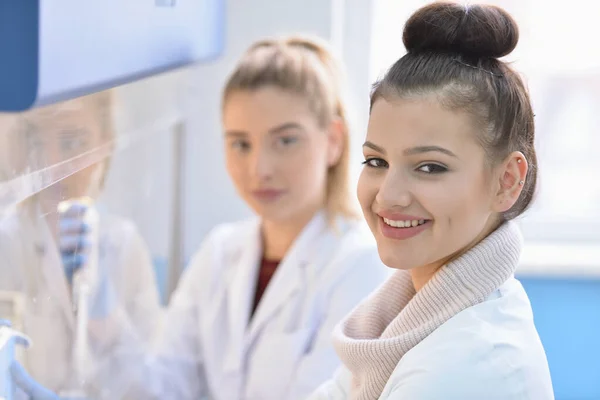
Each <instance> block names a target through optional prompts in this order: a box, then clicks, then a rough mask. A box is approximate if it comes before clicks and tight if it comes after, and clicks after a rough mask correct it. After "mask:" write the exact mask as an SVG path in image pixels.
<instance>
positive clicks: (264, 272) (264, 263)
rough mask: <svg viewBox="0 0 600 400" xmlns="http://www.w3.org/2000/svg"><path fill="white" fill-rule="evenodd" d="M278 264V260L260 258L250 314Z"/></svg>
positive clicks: (254, 309)
mask: <svg viewBox="0 0 600 400" xmlns="http://www.w3.org/2000/svg"><path fill="white" fill-rule="evenodd" d="M278 265H279V261H272V260H266V259H264V258H263V259H262V260H261V262H260V271H259V272H258V281H257V282H256V292H255V294H254V305H253V306H252V315H254V312H255V311H256V307H257V306H258V303H259V302H260V299H261V298H262V296H263V294H264V293H265V289H266V288H267V285H268V284H269V282H270V281H271V278H272V277H273V274H274V273H275V270H276V269H277V266H278Z"/></svg>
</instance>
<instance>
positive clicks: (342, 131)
mask: <svg viewBox="0 0 600 400" xmlns="http://www.w3.org/2000/svg"><path fill="white" fill-rule="evenodd" d="M327 142H328V143H327V166H328V167H333V166H334V165H336V164H337V163H338V162H339V160H340V157H341V156H342V151H343V150H344V145H345V144H346V143H345V142H346V126H345V124H344V122H343V121H342V120H341V119H340V118H335V119H334V120H333V121H332V122H331V124H330V125H329V129H328V130H327Z"/></svg>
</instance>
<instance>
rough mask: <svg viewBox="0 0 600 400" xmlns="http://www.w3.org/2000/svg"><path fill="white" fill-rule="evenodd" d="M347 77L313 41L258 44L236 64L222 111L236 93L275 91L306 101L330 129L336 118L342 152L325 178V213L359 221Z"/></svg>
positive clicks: (300, 39) (324, 48)
mask: <svg viewBox="0 0 600 400" xmlns="http://www.w3.org/2000/svg"><path fill="white" fill-rule="evenodd" d="M343 78H344V74H343V70H342V67H341V66H340V64H339V62H338V61H337V60H336V58H335V57H334V56H333V53H332V51H331V50H329V47H328V46H327V44H326V43H325V42H324V41H322V40H320V39H318V38H316V37H310V36H289V37H280V38H272V39H264V40H261V41H259V42H256V43H254V44H253V45H252V46H251V47H250V48H249V49H248V50H247V51H246V53H245V54H244V55H243V56H242V58H241V59H240V60H239V62H238V63H237V65H236V67H235V69H234V71H233V72H232V73H231V75H230V76H229V78H228V80H227V83H226V84H225V88H224V90H223V107H224V106H225V104H226V103H227V100H228V98H229V96H231V94H232V93H235V92H239V91H255V90H259V89H262V88H265V87H276V88H279V89H281V90H283V91H286V92H288V93H292V94H296V95H299V96H302V97H303V98H305V99H306V100H307V101H308V102H309V106H310V107H311V109H312V111H313V112H314V114H315V117H316V118H317V120H318V121H319V124H320V125H321V127H323V128H325V127H327V126H328V125H329V124H330V123H331V122H332V121H333V119H334V118H337V119H339V120H340V121H341V123H342V125H343V129H344V141H345V143H344V148H343V149H342V153H341V155H340V158H339V160H338V162H337V164H335V165H333V166H332V167H330V168H329V170H328V174H327V192H326V196H327V198H326V210H327V212H328V214H329V217H330V219H333V218H332V217H333V216H335V215H343V216H347V217H357V213H356V211H355V207H354V204H353V195H352V191H351V190H350V154H349V153H350V150H349V125H350V124H349V122H348V117H347V112H346V107H345V104H344V100H343V84H342V81H343Z"/></svg>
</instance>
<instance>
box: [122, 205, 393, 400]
mask: <svg viewBox="0 0 600 400" xmlns="http://www.w3.org/2000/svg"><path fill="white" fill-rule="evenodd" d="M337 228H338V229H337V231H334V230H331V229H329V228H328V226H327V223H326V219H325V217H324V215H323V214H321V213H319V214H317V215H316V216H315V217H314V218H313V220H312V221H311V222H310V223H309V224H308V225H307V226H306V227H305V228H304V230H303V231H302V233H301V234H300V236H299V238H298V239H297V240H296V241H295V243H294V244H293V246H292V248H291V249H290V251H289V252H288V254H287V255H286V257H285V258H284V259H283V260H282V262H281V264H280V265H279V267H278V268H277V270H276V272H275V274H274V276H273V278H272V280H271V282H270V283H269V285H268V287H267V289H266V291H265V293H264V295H263V297H262V299H261V301H260V303H259V305H258V307H257V309H256V312H255V314H254V316H253V317H252V318H251V319H250V312H251V307H252V304H253V300H254V294H255V288H256V282H257V272H258V270H259V264H260V259H261V253H262V246H261V237H260V221H259V220H258V219H252V220H249V221H243V222H238V223H230V224H225V225H221V226H218V227H217V228H215V229H213V230H212V231H211V233H210V234H209V235H208V238H207V239H206V240H205V241H204V243H203V245H202V247H201V249H200V251H199V252H198V253H197V254H196V256H195V257H194V258H193V260H192V261H191V264H190V265H189V267H188V269H187V270H186V271H185V273H184V275H183V276H182V277H181V280H180V283H179V286H178V288H177V290H176V292H175V293H174V296H173V298H172V300H171V304H170V306H169V310H168V315H167V317H166V324H165V328H166V331H165V335H164V336H163V337H162V340H161V341H160V348H159V350H158V351H157V353H155V357H153V358H152V359H149V360H148V361H147V363H146V369H145V370H144V372H143V374H142V376H141V381H140V382H139V383H140V384H141V385H142V387H141V388H138V389H142V391H141V392H137V393H136V394H134V395H131V398H136V399H147V398H153V399H178V400H187V399H201V398H208V399H212V400H242V399H243V400H269V399H273V400H282V399H286V400H295V399H304V398H306V396H308V395H309V394H310V393H311V392H312V391H313V390H314V389H315V388H316V387H318V386H319V385H320V384H321V383H322V382H323V381H325V380H326V379H327V378H328V377H330V376H331V375H332V373H333V372H334V371H335V369H336V368H337V367H338V366H339V365H340V361H339V359H338V357H337V355H336V354H335V351H334V349H333V345H332V343H331V333H332V331H333V328H334V326H335V325H336V324H337V323H338V321H340V320H341V319H342V317H344V315H346V314H347V313H348V312H350V311H351V310H352V309H353V308H354V306H355V305H356V304H357V303H359V301H360V300H361V299H362V298H363V297H364V296H366V295H367V294H368V293H369V292H371V291H372V290H374V289H375V288H376V287H377V286H379V285H380V284H381V283H382V282H383V281H384V280H385V279H386V278H387V277H388V276H389V274H390V272H389V270H388V269H387V268H386V267H385V266H384V265H383V264H382V263H381V261H380V259H379V257H378V254H377V249H376V244H375V242H374V240H373V237H372V235H371V233H370V232H369V231H368V229H367V228H366V227H365V225H364V224H363V223H362V222H360V221H351V220H345V219H341V218H340V219H339V220H338V224H337Z"/></svg>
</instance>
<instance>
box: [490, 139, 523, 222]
mask: <svg viewBox="0 0 600 400" xmlns="http://www.w3.org/2000/svg"><path fill="white" fill-rule="evenodd" d="M528 169H529V165H528V163H527V159H526V158H525V156H524V155H523V153H521V152H520V151H515V152H512V153H511V154H509V156H508V157H507V158H506V160H505V161H504V162H503V163H502V165H501V166H500V171H499V175H498V191H497V193H496V197H495V199H494V211H496V212H498V213H502V212H505V211H508V210H509V209H510V208H511V207H512V206H513V205H514V204H515V203H516V202H517V200H518V199H519V196H520V195H521V192H522V191H523V187H524V185H525V179H526V177H527V170H528Z"/></svg>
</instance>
